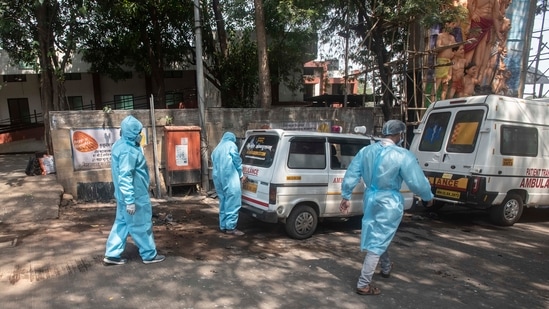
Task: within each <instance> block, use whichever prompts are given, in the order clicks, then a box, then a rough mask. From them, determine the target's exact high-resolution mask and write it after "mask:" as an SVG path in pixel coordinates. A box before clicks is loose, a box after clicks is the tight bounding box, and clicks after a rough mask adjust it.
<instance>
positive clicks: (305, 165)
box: [288, 138, 326, 169]
mask: <svg viewBox="0 0 549 309" xmlns="http://www.w3.org/2000/svg"><path fill="white" fill-rule="evenodd" d="M288 167H289V168H292V169H325V168H326V139H324V138H323V139H314V138H307V139H303V138H294V139H292V140H291V142H290V152H289V155H288Z"/></svg>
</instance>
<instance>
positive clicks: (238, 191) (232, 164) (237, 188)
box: [212, 132, 247, 236]
mask: <svg viewBox="0 0 549 309" xmlns="http://www.w3.org/2000/svg"><path fill="white" fill-rule="evenodd" d="M212 164H213V171H212V178H213V182H214V186H215V190H216V192H217V196H218V197H219V228H220V229H221V231H222V232H224V233H227V234H233V235H237V236H241V235H244V232H242V231H240V230H238V229H237V228H236V225H237V223H238V212H239V211H240V207H241V206H242V188H241V184H242V183H244V182H245V181H246V179H247V177H245V176H243V174H242V159H241V158H240V154H239V153H238V147H237V146H236V136H235V135H234V133H232V132H225V133H224V134H223V137H222V138H221V141H220V142H219V144H218V145H217V147H215V149H214V150H213V152H212Z"/></svg>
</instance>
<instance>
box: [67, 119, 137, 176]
mask: <svg viewBox="0 0 549 309" xmlns="http://www.w3.org/2000/svg"><path fill="white" fill-rule="evenodd" d="M70 134H71V147H72V162H73V167H74V170H75V171H83V170H93V169H103V168H110V167H111V149H112V145H113V144H114V143H115V142H116V141H117V140H118V139H120V129H119V128H108V129H71V130H70ZM141 134H142V135H143V136H144V138H143V139H142V141H141V146H143V145H146V144H147V139H146V136H147V132H146V130H145V128H143V131H142V133H141Z"/></svg>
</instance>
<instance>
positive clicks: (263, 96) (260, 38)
mask: <svg viewBox="0 0 549 309" xmlns="http://www.w3.org/2000/svg"><path fill="white" fill-rule="evenodd" d="M254 5H255V30H256V34H257V56H258V61H259V99H260V106H261V107H262V108H270V107H271V82H270V73H269V58H268V55H267V35H266V33H265V15H264V14H263V0H254Z"/></svg>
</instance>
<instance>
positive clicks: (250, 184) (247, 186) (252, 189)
mask: <svg viewBox="0 0 549 309" xmlns="http://www.w3.org/2000/svg"><path fill="white" fill-rule="evenodd" d="M242 189H243V190H246V191H250V192H253V193H256V192H257V184H256V183H253V182H249V181H248V182H245V183H244V184H243V185H242Z"/></svg>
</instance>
